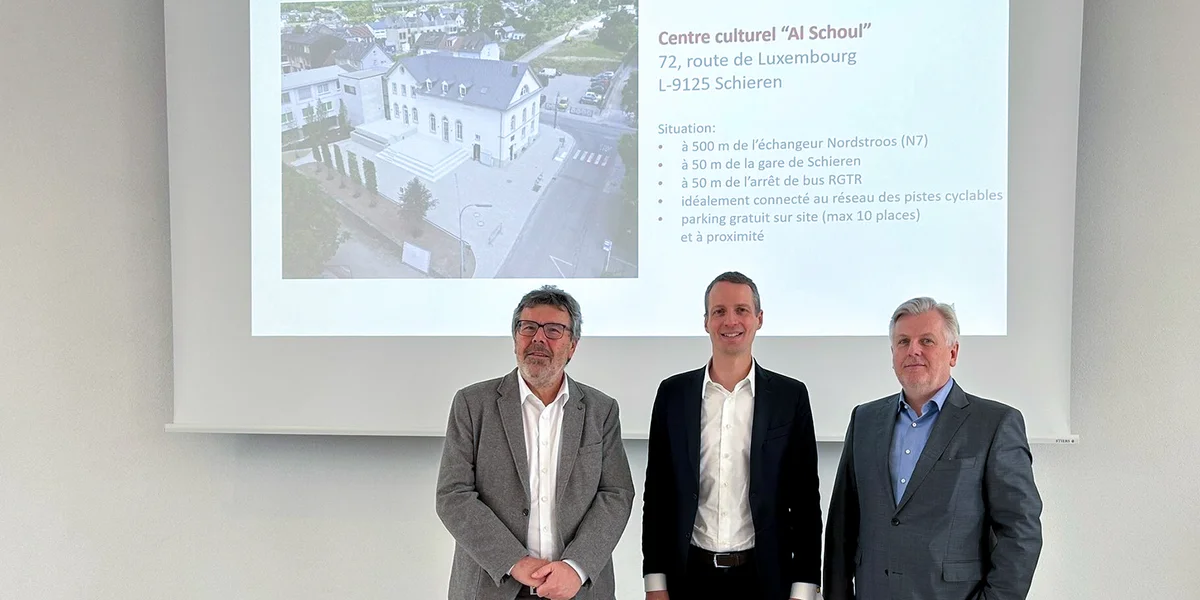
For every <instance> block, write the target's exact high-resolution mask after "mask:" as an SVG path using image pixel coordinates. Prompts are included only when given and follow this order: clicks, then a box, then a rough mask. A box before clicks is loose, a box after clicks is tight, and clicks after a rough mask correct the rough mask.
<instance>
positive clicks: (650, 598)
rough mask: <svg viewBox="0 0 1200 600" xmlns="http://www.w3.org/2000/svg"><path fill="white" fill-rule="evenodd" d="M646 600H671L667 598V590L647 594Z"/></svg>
mask: <svg viewBox="0 0 1200 600" xmlns="http://www.w3.org/2000/svg"><path fill="white" fill-rule="evenodd" d="M646 600H671V599H670V598H668V597H667V590H659V591H657V592H646Z"/></svg>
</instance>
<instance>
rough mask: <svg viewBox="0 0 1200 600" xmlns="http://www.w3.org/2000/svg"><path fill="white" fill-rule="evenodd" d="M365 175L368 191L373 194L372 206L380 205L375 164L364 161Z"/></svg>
mask: <svg viewBox="0 0 1200 600" xmlns="http://www.w3.org/2000/svg"><path fill="white" fill-rule="evenodd" d="M363 174H364V175H365V176H366V178H367V191H368V192H371V206H375V205H376V204H378V203H379V184H378V182H376V180H375V163H374V161H370V160H367V159H365V158H364V159H363Z"/></svg>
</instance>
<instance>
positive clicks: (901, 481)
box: [900, 479, 908, 483]
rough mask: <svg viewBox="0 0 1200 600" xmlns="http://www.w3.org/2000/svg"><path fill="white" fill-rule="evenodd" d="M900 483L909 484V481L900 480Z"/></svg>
mask: <svg viewBox="0 0 1200 600" xmlns="http://www.w3.org/2000/svg"><path fill="white" fill-rule="evenodd" d="M900 483H908V480H907V479H901V480H900Z"/></svg>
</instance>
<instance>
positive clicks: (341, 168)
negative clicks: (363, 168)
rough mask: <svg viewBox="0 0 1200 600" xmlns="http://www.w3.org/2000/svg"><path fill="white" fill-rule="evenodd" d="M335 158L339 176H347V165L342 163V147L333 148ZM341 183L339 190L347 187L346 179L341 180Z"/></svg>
mask: <svg viewBox="0 0 1200 600" xmlns="http://www.w3.org/2000/svg"><path fill="white" fill-rule="evenodd" d="M333 158H334V160H335V162H337V170H338V174H340V175H345V174H346V163H344V162H342V147H341V146H334V147H333ZM339 183H341V185H339V186H338V187H339V188H344V187H346V180H345V179H343V180H341V181H340V182H339Z"/></svg>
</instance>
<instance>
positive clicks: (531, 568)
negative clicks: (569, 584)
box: [512, 556, 570, 587]
mask: <svg viewBox="0 0 1200 600" xmlns="http://www.w3.org/2000/svg"><path fill="white" fill-rule="evenodd" d="M548 564H550V562H549V561H547V560H543V559H540V558H534V557H532V556H526V557H524V558H522V559H521V560H518V561H517V564H515V565H513V568H512V578H513V579H516V580H517V581H520V582H521V583H523V584H525V585H527V586H530V587H538V586H539V585H542V584H543V583H545V582H546V576H545V575H542V576H540V577H539V576H536V573H535V572H536V571H538V570H539V569H541V568H543V567H545V566H546V565H548ZM568 568H570V567H568Z"/></svg>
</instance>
